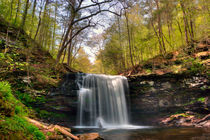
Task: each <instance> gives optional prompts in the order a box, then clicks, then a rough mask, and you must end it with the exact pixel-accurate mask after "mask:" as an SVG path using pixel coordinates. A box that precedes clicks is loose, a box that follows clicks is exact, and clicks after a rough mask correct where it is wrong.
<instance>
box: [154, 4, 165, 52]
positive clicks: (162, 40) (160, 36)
mask: <svg viewBox="0 0 210 140" xmlns="http://www.w3.org/2000/svg"><path fill="white" fill-rule="evenodd" d="M155 3H156V7H157V10H158V33H159V38H160V39H161V42H162V43H161V44H162V46H161V47H162V50H163V51H164V54H165V53H166V48H165V42H164V38H163V31H162V24H161V13H160V8H159V0H155Z"/></svg>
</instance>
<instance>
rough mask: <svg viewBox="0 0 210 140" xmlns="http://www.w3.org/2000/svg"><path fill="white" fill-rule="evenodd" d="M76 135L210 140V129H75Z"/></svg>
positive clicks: (133, 139) (107, 138)
mask: <svg viewBox="0 0 210 140" xmlns="http://www.w3.org/2000/svg"><path fill="white" fill-rule="evenodd" d="M74 131H75V133H77V134H80V133H91V132H98V133H99V134H100V136H101V137H102V138H103V139H104V140H210V129H202V128H150V127H148V128H147V127H146V128H141V129H75V130H74Z"/></svg>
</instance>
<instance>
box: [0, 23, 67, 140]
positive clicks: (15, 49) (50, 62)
mask: <svg viewBox="0 0 210 140" xmlns="http://www.w3.org/2000/svg"><path fill="white" fill-rule="evenodd" d="M69 72H71V70H70V68H69V67H67V66H65V65H61V64H58V65H57V66H55V60H54V59H53V58H52V56H51V55H50V54H49V52H47V51H45V50H44V49H43V48H41V47H40V46H39V44H38V43H36V42H35V41H33V40H32V39H31V38H30V37H28V36H27V35H26V33H25V32H24V31H21V30H20V29H18V28H15V27H13V26H11V25H9V23H7V22H5V21H4V20H3V19H0V81H1V82H0V137H1V138H3V139H6V140H7V139H9V140H11V139H15V140H17V139H40V140H43V139H45V138H50V137H54V138H56V135H57V133H56V132H54V131H48V130H47V131H46V132H45V131H42V132H44V133H45V135H44V134H43V133H42V132H41V131H39V129H38V128H37V127H35V126H34V125H32V124H31V123H29V122H28V121H27V120H28V119H27V118H28V117H30V118H34V119H36V120H40V121H41V122H48V121H47V118H55V119H61V118H63V117H65V114H56V113H53V112H48V111H46V110H44V109H42V108H41V107H42V106H43V105H44V104H45V103H46V102H47V100H48V99H47V98H46V95H47V94H49V92H50V90H51V89H53V88H56V87H57V86H58V83H59V81H60V80H61V79H62V77H63V75H64V74H65V73H69ZM32 122H33V121H32ZM43 126H44V124H43ZM41 130H42V129H41Z"/></svg>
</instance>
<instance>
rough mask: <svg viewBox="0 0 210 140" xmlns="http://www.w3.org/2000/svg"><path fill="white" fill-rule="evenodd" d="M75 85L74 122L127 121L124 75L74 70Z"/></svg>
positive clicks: (111, 124) (84, 124) (87, 124)
mask: <svg viewBox="0 0 210 140" xmlns="http://www.w3.org/2000/svg"><path fill="white" fill-rule="evenodd" d="M78 85H79V88H80V90H79V93H78V114H77V119H78V120H77V126H79V127H103V128H106V127H114V126H117V127H120V126H125V125H128V124H129V123H128V110H127V105H126V97H125V93H126V92H127V91H128V82H127V78H126V77H123V76H110V75H102V74H78Z"/></svg>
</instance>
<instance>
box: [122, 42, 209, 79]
mask: <svg viewBox="0 0 210 140" xmlns="http://www.w3.org/2000/svg"><path fill="white" fill-rule="evenodd" d="M209 48H210V38H205V39H202V40H200V41H197V42H195V43H194V44H192V45H190V46H188V47H186V46H184V47H183V48H180V49H178V50H176V51H173V52H169V53H167V54H165V55H164V56H162V55H158V56H156V57H154V58H151V59H149V60H147V61H145V62H142V63H141V64H139V65H136V66H135V67H134V68H131V69H129V70H127V71H126V72H123V73H121V75H124V76H142V75H151V74H155V75H164V74H180V73H188V74H207V75H209V67H210V50H209Z"/></svg>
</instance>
